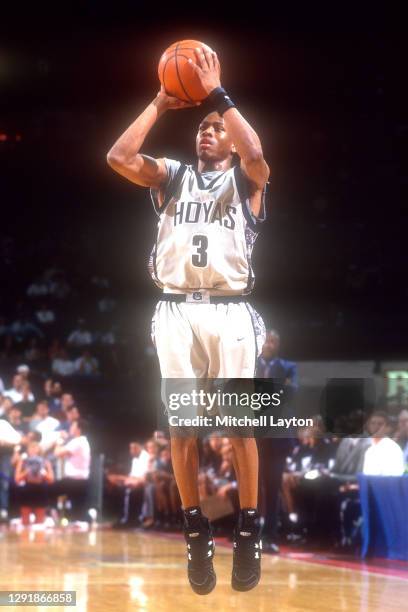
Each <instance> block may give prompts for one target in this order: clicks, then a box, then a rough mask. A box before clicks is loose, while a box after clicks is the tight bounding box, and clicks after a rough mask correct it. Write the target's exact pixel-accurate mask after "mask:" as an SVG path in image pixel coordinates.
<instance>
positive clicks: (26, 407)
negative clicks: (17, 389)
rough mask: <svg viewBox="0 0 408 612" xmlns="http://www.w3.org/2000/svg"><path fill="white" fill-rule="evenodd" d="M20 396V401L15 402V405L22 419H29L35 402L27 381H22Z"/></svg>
mask: <svg viewBox="0 0 408 612" xmlns="http://www.w3.org/2000/svg"><path fill="white" fill-rule="evenodd" d="M21 394H22V399H21V400H20V401H19V402H17V403H16V405H17V406H18V407H19V408H20V409H21V412H22V415H23V417H24V418H26V417H31V415H32V414H33V411H34V406H35V402H34V396H33V394H32V392H31V386H30V383H29V382H28V380H24V381H23V384H22V386H21Z"/></svg>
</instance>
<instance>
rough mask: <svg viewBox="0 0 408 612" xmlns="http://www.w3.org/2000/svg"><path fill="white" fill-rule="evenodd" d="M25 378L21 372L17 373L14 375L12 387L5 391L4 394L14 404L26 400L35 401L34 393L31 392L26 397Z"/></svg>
mask: <svg viewBox="0 0 408 612" xmlns="http://www.w3.org/2000/svg"><path fill="white" fill-rule="evenodd" d="M23 391H24V378H23V376H22V375H21V374H15V375H14V376H13V382H12V387H11V388H10V389H7V390H6V391H4V393H3V395H4V396H5V397H9V398H10V399H11V400H12V402H13V403H14V404H17V403H18V402H22V401H23V400H24V401H30V402H33V401H34V395H33V394H32V393H31V392H30V393H29V394H28V396H26V397H24V393H23Z"/></svg>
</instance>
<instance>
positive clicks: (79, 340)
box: [67, 319, 92, 347]
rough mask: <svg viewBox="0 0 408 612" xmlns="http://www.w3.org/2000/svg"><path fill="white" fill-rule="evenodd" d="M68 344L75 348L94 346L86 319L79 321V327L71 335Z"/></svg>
mask: <svg viewBox="0 0 408 612" xmlns="http://www.w3.org/2000/svg"><path fill="white" fill-rule="evenodd" d="M67 343H68V344H69V345H70V346H74V347H81V346H87V345H89V344H92V334H91V332H90V331H88V330H87V329H86V327H85V321H84V319H79V320H78V327H77V329H74V330H73V331H72V332H71V333H70V335H69V336H68V340H67Z"/></svg>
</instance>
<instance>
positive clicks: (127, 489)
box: [107, 441, 150, 527]
mask: <svg viewBox="0 0 408 612" xmlns="http://www.w3.org/2000/svg"><path fill="white" fill-rule="evenodd" d="M129 454H130V456H131V458H132V463H131V468H130V472H129V475H128V476H126V475H124V474H109V475H108V476H107V480H108V483H109V484H110V485H111V486H113V487H114V488H117V489H119V490H122V489H123V492H124V500H123V514H122V517H121V519H120V520H119V522H118V523H117V525H116V526H117V527H131V526H133V525H137V524H138V515H139V513H140V508H141V506H142V503H143V490H144V485H145V477H146V473H147V471H148V468H149V461H150V456H149V453H148V452H147V451H146V450H145V449H144V448H143V446H142V444H140V442H136V441H133V442H130V444H129Z"/></svg>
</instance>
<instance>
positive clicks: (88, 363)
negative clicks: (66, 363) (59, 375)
mask: <svg viewBox="0 0 408 612" xmlns="http://www.w3.org/2000/svg"><path fill="white" fill-rule="evenodd" d="M74 363H75V373H76V374H77V375H79V376H99V362H98V360H97V359H96V357H93V355H92V354H91V351H90V350H88V349H85V350H84V352H83V353H82V355H81V357H78V359H76V360H75V362H74Z"/></svg>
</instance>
